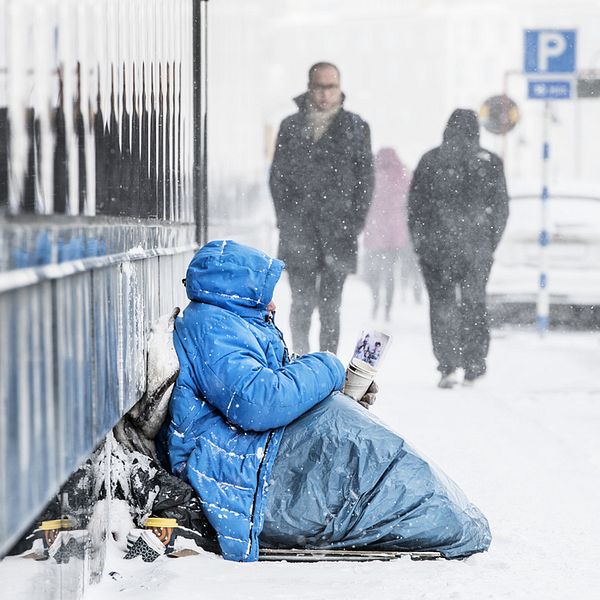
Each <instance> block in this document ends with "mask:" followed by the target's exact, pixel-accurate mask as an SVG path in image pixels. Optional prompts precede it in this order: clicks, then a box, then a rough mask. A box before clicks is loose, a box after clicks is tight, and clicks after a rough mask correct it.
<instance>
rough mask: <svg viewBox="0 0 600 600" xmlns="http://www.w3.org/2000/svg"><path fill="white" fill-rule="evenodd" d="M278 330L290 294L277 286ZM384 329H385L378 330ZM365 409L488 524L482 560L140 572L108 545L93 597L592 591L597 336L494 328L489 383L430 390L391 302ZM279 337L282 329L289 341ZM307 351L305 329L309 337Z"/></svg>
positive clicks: (558, 595)
mask: <svg viewBox="0 0 600 600" xmlns="http://www.w3.org/2000/svg"><path fill="white" fill-rule="evenodd" d="M275 300H276V302H277V304H278V309H279V310H278V323H279V325H280V327H281V328H282V329H283V331H284V333H286V334H287V333H288V329H287V326H286V325H287V314H288V310H289V290H288V288H287V282H286V280H285V278H284V279H283V280H282V282H281V284H280V285H279V287H278V288H277V290H276V295H275ZM369 313H370V295H369V291H368V289H367V287H366V286H365V285H364V284H363V283H362V282H361V281H360V280H359V279H357V278H355V277H354V278H351V279H350V280H349V282H348V284H347V286H346V289H345V292H344V304H343V315H342V319H343V320H342V339H341V343H340V352H339V355H340V358H342V360H343V361H344V362H346V361H347V360H348V359H349V358H350V354H351V351H352V348H353V346H354V342H355V338H356V337H357V336H358V334H359V333H360V329H361V327H362V326H372V325H373V324H374V323H373V322H372V321H371V320H370V319H369ZM379 325H380V326H381V327H383V326H384V324H379ZM385 328H386V330H388V331H389V332H390V333H391V334H392V335H393V337H394V340H393V343H392V347H391V348H390V351H389V353H388V354H387V355H386V357H385V364H384V365H383V367H382V369H381V372H380V374H379V376H378V378H377V380H378V383H379V386H380V389H381V392H380V394H379V397H378V400H377V403H376V405H375V407H374V408H373V410H374V412H376V414H377V415H378V416H380V417H382V418H383V419H384V420H385V421H387V422H388V423H389V424H390V425H391V426H392V427H393V428H394V429H396V430H397V431H398V432H399V433H401V434H402V435H403V436H404V437H405V438H406V439H407V440H408V441H410V442H411V443H412V445H413V446H415V447H416V448H417V449H419V450H420V451H421V452H422V453H423V454H424V455H425V456H427V457H428V458H429V459H430V460H432V461H433V462H435V463H436V464H437V465H438V466H440V467H441V468H442V469H443V470H444V471H445V472H446V473H447V474H448V475H449V476H450V477H452V478H453V479H454V480H455V481H457V482H458V483H459V485H460V486H461V487H462V488H463V489H464V491H465V492H466V493H467V495H468V496H469V498H470V499H471V500H472V501H473V502H474V503H475V504H477V505H478V506H479V507H480V508H481V509H482V510H483V512H484V513H485V514H486V516H487V517H488V519H489V521H490V524H491V527H492V533H493V542H492V546H491V549H490V551H489V552H488V553H485V554H480V555H476V556H473V557H471V558H469V559H468V560H466V561H443V560H440V561H435V562H412V561H410V560H409V559H401V560H397V561H393V562H388V563H382V562H376V563H375V562H374V563H362V564H357V563H315V564H291V563H254V564H239V563H231V562H226V561H224V560H222V559H221V558H219V557H216V556H213V555H208V554H203V555H201V556H197V557H188V558H180V559H176V560H173V559H169V558H166V557H161V558H160V559H159V560H157V561H156V562H155V563H150V564H146V563H143V562H142V561H141V559H139V558H138V559H135V560H133V561H125V560H123V558H122V553H121V552H120V551H118V550H117V548H116V547H114V546H113V547H110V548H109V552H108V556H107V563H106V573H109V572H116V574H114V575H113V577H114V578H113V577H111V576H109V575H105V576H104V579H103V580H102V582H101V583H100V584H98V585H94V586H91V587H90V588H89V593H88V596H87V597H89V598H92V599H97V600H100V599H101V600H106V599H107V598H113V597H114V598H123V599H125V598H127V599H138V598H139V599H142V598H143V599H144V600H153V599H159V598H208V599H216V598H227V599H230V600H234V599H238V598H239V599H244V600H253V599H262V598H265V597H267V598H269V599H271V600H276V599H295V598H298V599H302V600H309V599H315V600H317V599H319V600H320V599H324V598H327V599H329V600H352V599H355V598H356V599H364V598H381V599H387V598H394V599H395V598H403V599H410V600H417V599H419V600H420V599H423V600H425V599H429V598H431V599H433V598H435V599H440V598H444V599H445V598H449V599H450V598H451V599H453V600H473V599H478V600H480V599H484V598H491V599H494V600H496V599H511V600H512V599H514V600H521V599H525V598H531V599H536V600H537V599H540V600H541V599H544V600H564V599H567V598H569V599H570V598H577V599H578V600H584V599H590V600H592V599H596V598H599V597H600V568H599V564H600V516H599V515H600V436H599V435H598V433H599V432H600V335H599V334H598V333H568V332H560V333H559V332H551V333H550V334H548V335H547V336H546V337H545V338H544V339H541V338H540V337H539V336H538V335H537V334H536V333H535V332H533V331H529V330H527V331H526V330H524V331H518V330H510V331H498V332H494V334H493V339H492V346H491V352H490V361H489V366H490V368H489V373H488V375H487V376H486V378H485V379H484V380H483V381H481V382H480V383H478V384H477V385H476V386H474V387H472V388H462V387H461V388H458V389H453V390H439V389H437V387H436V383H437V379H438V377H437V372H436V371H435V363H434V359H433V356H432V354H431V349H430V341H429V333H428V317H427V309H426V304H424V305H416V304H413V303H411V302H410V301H409V302H408V303H406V304H404V303H402V302H401V301H400V299H398V300H397V301H396V304H395V307H394V312H393V321H392V323H390V324H389V325H385ZM286 337H287V338H288V339H289V335H286ZM311 339H312V340H313V343H314V342H315V341H316V329H315V328H314V327H313V330H312V332H311Z"/></svg>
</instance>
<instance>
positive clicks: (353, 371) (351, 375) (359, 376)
mask: <svg viewBox="0 0 600 600" xmlns="http://www.w3.org/2000/svg"><path fill="white" fill-rule="evenodd" d="M376 373H377V370H376V369H373V367H371V366H370V365H368V364H367V363H366V362H364V361H362V360H359V359H357V358H353V359H352V360H351V361H350V364H349V365H348V368H347V369H346V382H345V383H344V394H346V395H347V396H350V398H354V400H360V399H361V398H362V397H363V396H364V395H365V392H366V391H367V390H368V389H369V386H370V385H371V383H372V382H373V379H375V374H376Z"/></svg>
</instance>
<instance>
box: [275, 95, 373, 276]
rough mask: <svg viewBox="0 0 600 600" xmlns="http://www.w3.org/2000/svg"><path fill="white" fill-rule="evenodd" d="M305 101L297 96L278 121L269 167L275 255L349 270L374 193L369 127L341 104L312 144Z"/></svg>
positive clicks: (291, 262) (303, 265)
mask: <svg viewBox="0 0 600 600" xmlns="http://www.w3.org/2000/svg"><path fill="white" fill-rule="evenodd" d="M307 100H308V94H303V95H301V96H299V97H297V98H295V102H296V104H297V105H298V108H299V111H298V112H297V113H295V114H293V115H291V116H289V117H287V118H286V119H284V121H283V122H282V123H281V127H280V130H279V135H278V137H277V145H276V148H275V155H274V157H273V164H272V166H271V176H270V181H269V183H270V187H271V194H272V196H273V203H274V205H275V213H276V216H277V226H278V227H279V232H280V236H279V239H280V242H279V258H281V259H282V260H283V261H285V262H286V263H287V265H288V267H290V268H294V267H296V268H297V269H300V270H313V271H318V270H319V266H321V263H322V261H323V260H325V261H327V262H328V263H330V264H332V265H335V266H336V268H339V269H340V270H342V271H345V272H352V271H354V270H355V269H356V254H357V237H358V235H359V233H360V232H361V230H362V228H363V226H364V222H365V218H366V214H367V210H368V208H369V204H370V202H371V195H372V191H373V164H372V162H373V161H372V154H371V136H370V131H369V126H368V124H367V123H366V122H365V121H363V120H362V119H361V118H360V117H359V116H358V115H356V114H354V113H351V112H349V111H347V110H344V108H343V107H342V108H341V109H340V110H339V112H338V113H337V115H336V116H335V118H334V120H333V122H332V123H331V125H330V126H329V128H328V129H327V131H326V132H325V133H324V134H323V135H322V137H321V138H320V139H319V140H317V141H316V142H315V141H313V139H312V132H311V128H310V127H309V125H308V122H307Z"/></svg>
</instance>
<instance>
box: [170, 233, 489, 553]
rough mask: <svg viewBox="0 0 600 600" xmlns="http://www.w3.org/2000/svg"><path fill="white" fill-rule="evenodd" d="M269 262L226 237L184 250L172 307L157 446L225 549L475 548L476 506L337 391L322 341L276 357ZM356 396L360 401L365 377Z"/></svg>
mask: <svg viewBox="0 0 600 600" xmlns="http://www.w3.org/2000/svg"><path fill="white" fill-rule="evenodd" d="M283 268H284V264H283V262H281V261H279V260H277V259H274V258H270V257H269V256H267V255H266V254H264V253H263V252H260V251H259V250H255V249H253V248H250V247H248V246H243V245H241V244H238V243H236V242H234V241H225V240H220V241H213V242H209V243H208V244H206V245H205V246H204V247H203V248H201V249H200V250H199V251H198V252H197V253H196V255H195V256H194V258H193V260H192V261H191V264H190V265H189V268H188V270H187V274H186V279H185V285H186V291H187V295H188V297H189V299H190V303H189V304H188V306H187V308H186V309H185V311H184V312H183V316H182V317H180V318H177V319H176V322H175V331H174V334H173V336H174V344H175V349H176V351H177V355H178V357H179V362H180V372H179V376H178V378H177V381H176V385H175V388H174V391H173V395H172V398H171V402H170V407H169V411H170V420H168V421H167V424H166V428H165V433H166V448H167V452H168V458H169V461H170V466H171V469H172V471H173V473H174V474H175V475H178V476H179V477H181V478H182V479H183V480H185V481H187V482H188V483H190V484H191V485H192V486H193V488H194V489H195V491H196V492H197V494H198V497H199V499H200V502H201V505H202V509H203V511H204V513H205V515H206V517H207V519H208V521H209V522H210V523H211V525H212V526H213V527H214V529H215V530H216V533H217V537H218V541H219V545H220V548H221V552H222V554H223V556H224V557H225V558H226V559H230V560H237V561H254V560H257V558H258V554H259V546H262V547H269V548H298V547H301V548H321V549H341V548H360V549H378V550H382V549H386V550H413V551H414V550H437V551H439V552H440V553H441V554H442V555H443V556H444V557H446V558H456V557H464V556H468V555H470V554H473V553H475V552H481V551H484V550H486V549H487V548H488V546H489V544H490V541H491V535H490V530H489V526H488V522H487V520H486V519H485V517H484V516H483V515H482V513H481V512H480V511H479V510H478V509H477V508H476V507H475V506H473V505H472V504H470V503H469V502H468V500H467V499H466V497H465V496H464V494H463V493H462V492H461V491H460V489H459V488H458V487H457V486H456V484H454V483H453V482H451V481H450V480H449V479H448V478H447V477H446V476H445V475H443V474H442V473H440V472H438V471H436V470H435V469H434V468H433V467H432V466H431V465H430V464H428V463H427V462H426V461H425V460H424V459H423V458H421V457H420V456H419V455H418V454H417V453H416V452H415V451H414V450H413V449H412V448H411V447H410V446H409V445H408V444H407V443H406V442H405V441H404V440H403V438H402V437H400V436H399V435H397V434H396V433H394V432H393V431H392V430H391V429H389V428H388V427H387V426H385V425H383V424H382V423H381V422H380V421H379V420H378V419H377V418H376V417H375V416H373V415H372V414H371V413H370V412H369V411H367V410H364V408H363V407H362V406H361V404H359V403H357V402H355V401H354V400H353V399H351V398H350V397H348V396H346V395H344V394H343V393H342V392H341V390H342V388H343V385H344V375H345V370H344V366H343V365H342V363H341V362H340V361H339V360H338V359H337V358H336V357H335V356H334V355H333V354H331V353H327V352H315V353H310V354H304V355H303V356H299V357H295V358H293V359H292V358H290V356H289V355H288V351H287V348H286V345H285V343H284V340H283V336H282V334H281V332H280V331H279V329H278V328H277V327H276V326H275V323H274V311H275V305H274V303H273V290H274V288H275V285H276V284H277V281H278V280H279V277H280V275H281V272H282V270H283ZM369 396H370V397H367V398H363V404H370V403H372V402H373V400H374V397H373V388H371V390H370V392H369Z"/></svg>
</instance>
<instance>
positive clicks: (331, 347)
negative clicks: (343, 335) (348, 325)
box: [288, 264, 348, 354]
mask: <svg viewBox="0 0 600 600" xmlns="http://www.w3.org/2000/svg"><path fill="white" fill-rule="evenodd" d="M347 275H348V273H347V271H346V270H341V269H339V268H336V266H335V264H333V265H327V264H325V265H323V266H320V267H319V268H318V269H301V268H298V267H295V268H294V267H292V266H288V276H289V282H290V288H291V291H292V309H291V313H290V328H291V330H292V342H293V348H292V350H293V351H294V352H296V353H298V354H306V353H307V352H309V344H308V333H309V331H310V322H311V318H312V314H313V311H314V309H315V308H318V309H319V317H320V320H321V332H320V336H319V345H320V349H321V351H325V350H327V351H329V352H333V353H335V352H336V351H337V347H338V342H339V338H340V305H341V303H342V291H343V288H344V282H345V281H346V277H347Z"/></svg>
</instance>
